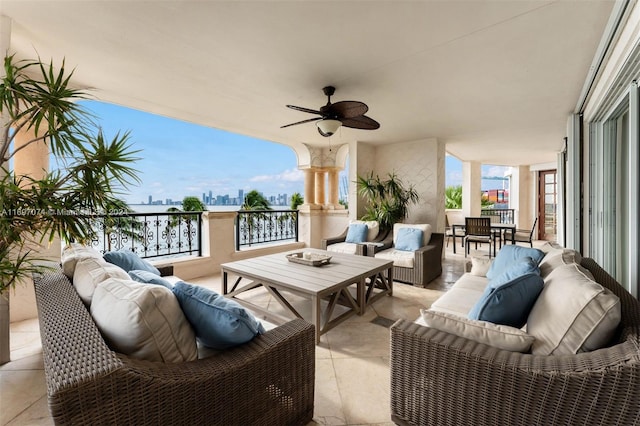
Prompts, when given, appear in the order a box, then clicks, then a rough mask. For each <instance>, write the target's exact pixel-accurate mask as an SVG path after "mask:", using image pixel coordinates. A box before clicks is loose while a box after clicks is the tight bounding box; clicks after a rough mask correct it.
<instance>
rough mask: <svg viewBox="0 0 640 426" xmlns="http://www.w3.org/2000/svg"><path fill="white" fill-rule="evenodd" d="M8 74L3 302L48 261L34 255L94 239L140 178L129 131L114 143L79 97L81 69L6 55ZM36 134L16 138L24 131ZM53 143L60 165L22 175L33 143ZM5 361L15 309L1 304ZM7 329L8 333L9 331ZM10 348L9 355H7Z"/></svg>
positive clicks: (0, 229)
mask: <svg viewBox="0 0 640 426" xmlns="http://www.w3.org/2000/svg"><path fill="white" fill-rule="evenodd" d="M3 65H4V73H5V74H4V76H3V77H1V78H0V116H1V118H2V121H1V123H2V124H1V125H2V127H1V128H0V295H2V296H5V297H0V303H5V304H7V303H8V299H7V298H6V296H8V291H7V290H8V289H10V288H13V287H14V286H15V285H16V283H17V282H19V281H20V280H21V279H24V278H28V277H30V276H31V274H32V273H33V272H37V271H42V270H43V269H44V266H42V264H41V263H40V262H39V260H38V259H37V256H36V255H35V254H34V252H37V250H38V247H40V246H41V244H43V243H45V242H49V243H51V242H53V241H54V240H55V239H56V238H58V237H59V238H62V239H63V240H67V241H69V240H75V241H87V240H90V239H93V237H94V235H95V231H94V229H93V226H92V225H93V217H94V214H96V213H108V211H109V207H110V206H112V205H114V203H116V202H117V200H118V198H117V195H118V194H119V193H121V192H123V191H124V190H125V189H126V188H127V187H128V186H129V185H130V184H131V183H135V182H138V178H137V172H136V171H135V170H134V169H133V168H132V166H131V164H132V163H133V162H135V161H136V160H137V158H136V157H135V153H136V152H135V151H133V150H132V149H131V146H130V145H129V143H128V140H129V133H122V134H121V133H118V134H116V135H115V136H114V137H113V138H112V139H111V140H107V138H106V137H105V135H104V134H103V132H102V131H101V130H99V129H98V127H97V126H96V125H95V124H94V123H93V121H92V116H91V115H90V114H89V112H88V111H87V110H85V109H84V108H83V107H82V105H81V104H79V103H78V102H77V101H78V100H82V99H87V98H88V96H87V95H86V94H85V93H84V92H83V91H81V90H77V89H74V88H72V87H71V86H70V80H71V77H72V75H73V72H67V70H66V69H65V63H64V61H62V63H61V65H60V67H59V68H58V67H56V66H54V64H53V62H51V63H49V64H44V63H42V62H41V61H40V60H39V59H38V60H24V61H17V60H16V59H15V58H14V56H7V57H5V58H4V63H3ZM27 134H30V135H33V137H32V138H31V139H30V140H27V141H22V143H20V144H17V143H15V141H16V137H17V136H18V135H21V136H22V135H27ZM37 143H46V144H47V146H48V148H49V149H50V151H51V153H52V154H53V156H54V157H55V159H56V160H57V162H58V165H59V167H58V169H57V170H54V171H51V172H43V173H44V175H43V176H42V177H38V178H35V177H32V176H16V174H15V173H14V172H13V171H12V170H10V169H9V164H10V160H12V159H14V158H15V155H16V154H17V153H19V152H20V151H22V150H23V149H25V148H26V147H28V146H31V145H33V144H37ZM0 311H1V312H0V313H3V315H2V317H0V324H1V325H2V327H3V328H2V330H0V331H1V332H0V363H2V362H3V361H6V360H8V356H6V357H5V356H4V354H5V353H7V354H8V322H9V318H8V309H1V310H0ZM5 330H6V331H7V333H4V331H5ZM5 351H6V352H5Z"/></svg>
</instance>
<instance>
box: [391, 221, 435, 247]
mask: <svg viewBox="0 0 640 426" xmlns="http://www.w3.org/2000/svg"><path fill="white" fill-rule="evenodd" d="M400 228H416V229H421V230H422V246H423V247H424V246H426V245H427V244H429V241H431V225H429V224H427V223H425V224H422V223H419V224H409V223H394V224H393V245H395V244H396V240H397V239H398V230H399V229H400Z"/></svg>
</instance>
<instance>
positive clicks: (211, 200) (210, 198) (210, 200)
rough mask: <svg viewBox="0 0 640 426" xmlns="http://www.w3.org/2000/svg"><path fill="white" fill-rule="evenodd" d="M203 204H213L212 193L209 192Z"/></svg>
mask: <svg viewBox="0 0 640 426" xmlns="http://www.w3.org/2000/svg"><path fill="white" fill-rule="evenodd" d="M205 204H207V205H210V204H213V191H209V198H208V199H207V202H206V203H205Z"/></svg>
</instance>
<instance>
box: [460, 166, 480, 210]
mask: <svg viewBox="0 0 640 426" xmlns="http://www.w3.org/2000/svg"><path fill="white" fill-rule="evenodd" d="M481 181H482V170H481V164H480V163H478V162H477V161H464V162H463V163H462V212H463V213H464V215H465V216H472V217H474V216H480V210H482V201H481V199H482V193H481V191H482V187H481Z"/></svg>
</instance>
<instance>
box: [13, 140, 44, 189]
mask: <svg viewBox="0 0 640 426" xmlns="http://www.w3.org/2000/svg"><path fill="white" fill-rule="evenodd" d="M35 138H36V134H35V132H34V131H33V129H29V130H24V129H23V130H21V131H20V132H18V133H17V134H16V136H15V138H14V151H16V150H18V149H20V148H22V147H23V146H25V145H26V144H27V143H29V141H32V140H33V139H35ZM13 171H14V173H15V175H16V176H30V177H32V178H34V179H42V178H43V177H44V176H45V175H46V173H47V172H48V171H49V146H48V145H47V143H46V142H44V141H38V142H35V143H32V144H30V145H28V146H26V147H25V148H24V149H20V151H18V152H16V154H15V155H14V157H13Z"/></svg>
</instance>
